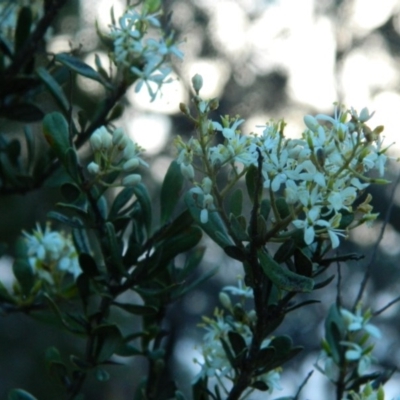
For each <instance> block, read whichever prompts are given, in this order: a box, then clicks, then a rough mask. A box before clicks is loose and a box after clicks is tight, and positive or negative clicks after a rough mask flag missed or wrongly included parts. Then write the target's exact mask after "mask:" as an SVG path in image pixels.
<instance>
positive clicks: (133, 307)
mask: <svg viewBox="0 0 400 400" xmlns="http://www.w3.org/2000/svg"><path fill="white" fill-rule="evenodd" d="M112 304H113V305H114V306H117V307H119V308H122V309H123V310H125V311H127V312H128V313H130V314H134V315H156V314H157V313H158V309H157V308H156V307H153V306H146V305H139V304H129V303H118V302H116V301H114V302H113V303H112Z"/></svg>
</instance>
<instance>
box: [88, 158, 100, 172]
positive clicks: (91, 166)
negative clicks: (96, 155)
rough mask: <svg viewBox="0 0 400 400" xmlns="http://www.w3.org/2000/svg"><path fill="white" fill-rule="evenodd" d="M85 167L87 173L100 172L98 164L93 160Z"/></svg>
mask: <svg viewBox="0 0 400 400" xmlns="http://www.w3.org/2000/svg"><path fill="white" fill-rule="evenodd" d="M87 169H88V171H89V173H90V174H92V175H97V174H98V173H99V172H100V166H99V164H97V163H95V162H93V161H92V162H91V163H90V164H89V165H88V166H87Z"/></svg>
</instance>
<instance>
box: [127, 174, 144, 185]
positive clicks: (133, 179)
mask: <svg viewBox="0 0 400 400" xmlns="http://www.w3.org/2000/svg"><path fill="white" fill-rule="evenodd" d="M141 180H142V177H141V176H140V175H139V174H131V175H128V176H125V178H123V179H122V186H127V187H128V186H135V185H137V184H138V183H140V181H141Z"/></svg>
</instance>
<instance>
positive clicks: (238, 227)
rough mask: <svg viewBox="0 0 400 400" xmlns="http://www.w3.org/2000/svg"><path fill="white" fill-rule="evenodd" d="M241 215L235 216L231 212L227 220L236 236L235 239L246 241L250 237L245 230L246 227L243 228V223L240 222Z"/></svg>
mask: <svg viewBox="0 0 400 400" xmlns="http://www.w3.org/2000/svg"><path fill="white" fill-rule="evenodd" d="M241 217H242V216H241V215H239V216H238V217H236V216H235V215H233V214H231V215H230V216H229V222H230V225H231V229H232V231H233V233H234V234H235V236H236V239H238V240H240V241H243V242H248V241H249V240H250V238H249V235H248V234H247V232H246V229H243V225H242V223H241V222H240V219H241ZM242 218H244V217H242Z"/></svg>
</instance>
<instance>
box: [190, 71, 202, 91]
mask: <svg viewBox="0 0 400 400" xmlns="http://www.w3.org/2000/svg"><path fill="white" fill-rule="evenodd" d="M192 85H193V89H194V91H195V92H196V94H199V92H200V90H201V88H202V87H203V77H202V76H201V75H199V74H196V75H195V76H194V77H193V78H192Z"/></svg>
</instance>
